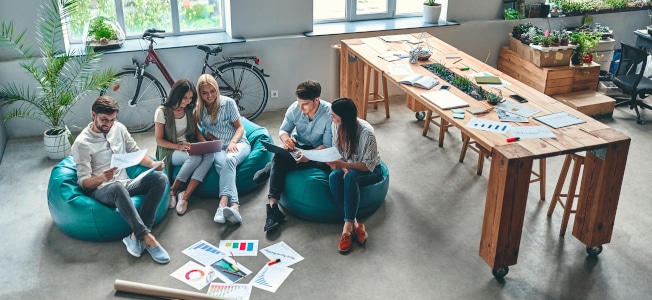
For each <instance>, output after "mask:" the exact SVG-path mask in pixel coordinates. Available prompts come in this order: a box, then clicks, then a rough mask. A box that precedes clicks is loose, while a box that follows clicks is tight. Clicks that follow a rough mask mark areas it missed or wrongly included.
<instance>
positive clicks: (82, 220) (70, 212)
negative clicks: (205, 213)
mask: <svg viewBox="0 0 652 300" xmlns="http://www.w3.org/2000/svg"><path fill="white" fill-rule="evenodd" d="M147 170H148V168H146V167H143V166H140V165H136V166H132V167H129V168H127V174H128V175H129V177H130V178H135V177H136V176H138V174H140V173H142V172H144V171H147ZM169 195H170V186H169V184H168V186H167V187H166V189H165V193H164V194H163V200H162V201H161V203H160V204H159V205H158V208H157V209H156V217H154V225H157V224H158V223H160V222H161V221H162V220H163V218H164V217H165V214H166V213H167V211H168V209H167V207H168V199H169ZM144 198H145V195H137V196H134V197H131V200H133V201H134V204H135V205H136V208H137V209H138V208H140V205H141V203H142V201H143V199H144ZM48 207H49V208H50V215H51V216H52V220H53V221H54V224H56V225H57V227H59V229H61V231H63V233H65V234H67V235H69V236H71V237H73V238H76V239H80V240H87V241H94V242H103V241H112V240H119V239H122V238H123V237H125V236H127V235H128V234H130V233H131V228H129V225H127V222H125V221H124V219H123V218H122V216H121V215H120V213H119V212H118V209H117V208H115V207H108V206H106V205H104V204H102V203H100V202H98V201H96V200H95V199H93V198H91V197H89V196H87V195H86V194H84V190H83V189H82V188H81V187H80V186H79V185H78V184H77V169H76V165H75V161H74V160H73V159H72V155H69V156H68V157H66V158H64V159H63V160H62V161H61V162H60V163H58V164H57V165H56V166H54V168H53V169H52V172H51V173H50V181H49V183H48Z"/></svg>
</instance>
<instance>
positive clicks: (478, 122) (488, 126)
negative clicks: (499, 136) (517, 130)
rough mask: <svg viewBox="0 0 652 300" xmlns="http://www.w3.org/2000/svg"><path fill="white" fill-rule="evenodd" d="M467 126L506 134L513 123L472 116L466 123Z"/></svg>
mask: <svg viewBox="0 0 652 300" xmlns="http://www.w3.org/2000/svg"><path fill="white" fill-rule="evenodd" d="M466 127H467V128H473V129H479V130H484V131H490V132H497V133H503V134H505V133H507V131H508V130H509V128H510V127H511V125H508V124H505V123H500V122H495V121H489V120H485V119H480V118H471V120H469V122H468V123H466Z"/></svg>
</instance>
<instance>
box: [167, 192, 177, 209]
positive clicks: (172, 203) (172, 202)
mask: <svg viewBox="0 0 652 300" xmlns="http://www.w3.org/2000/svg"><path fill="white" fill-rule="evenodd" d="M176 206H177V196H175V195H172V193H170V201H169V202H168V208H169V209H172V208H175V207H176Z"/></svg>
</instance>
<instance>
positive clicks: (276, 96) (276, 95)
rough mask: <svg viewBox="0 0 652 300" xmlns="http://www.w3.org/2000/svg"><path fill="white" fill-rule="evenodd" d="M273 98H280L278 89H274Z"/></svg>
mask: <svg viewBox="0 0 652 300" xmlns="http://www.w3.org/2000/svg"><path fill="white" fill-rule="evenodd" d="M272 98H278V91H276V90H274V91H272Z"/></svg>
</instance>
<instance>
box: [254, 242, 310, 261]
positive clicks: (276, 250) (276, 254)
mask: <svg viewBox="0 0 652 300" xmlns="http://www.w3.org/2000/svg"><path fill="white" fill-rule="evenodd" d="M260 252H262V253H263V255H265V256H267V258H269V260H275V259H277V258H280V259H281V261H280V262H278V263H276V264H274V265H273V266H275V265H283V266H290V265H293V264H295V263H297V262H300V261H302V260H303V256H301V255H299V253H297V252H296V251H294V249H292V248H290V246H288V244H286V243H285V242H278V243H276V244H274V245H271V246H269V247H266V248H263V249H262V250H260Z"/></svg>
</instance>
